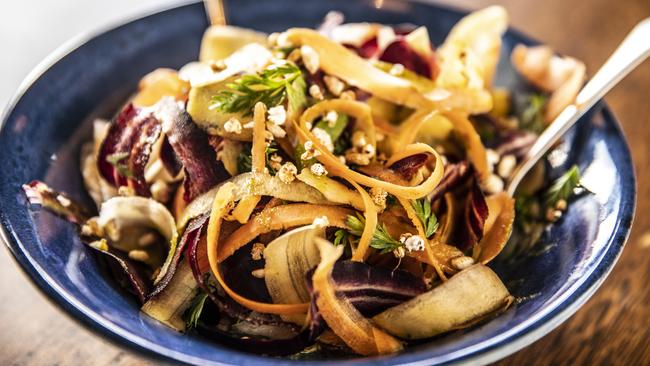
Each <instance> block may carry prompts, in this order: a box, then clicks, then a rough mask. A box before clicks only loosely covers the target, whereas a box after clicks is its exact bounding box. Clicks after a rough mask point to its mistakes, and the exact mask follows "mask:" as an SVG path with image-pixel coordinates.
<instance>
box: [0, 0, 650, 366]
mask: <svg viewBox="0 0 650 366" xmlns="http://www.w3.org/2000/svg"><path fill="white" fill-rule="evenodd" d="M442 2H445V3H453V5H455V6H459V7H464V8H468V9H475V8H478V7H481V6H485V5H489V4H491V3H494V2H495V1H488V0H461V1H459V0H455V1H451V0H449V1H442ZM496 2H497V3H501V4H503V5H504V6H505V7H506V8H507V9H508V11H509V13H510V16H511V24H512V25H513V26H515V27H517V28H519V29H525V31H526V33H528V34H531V35H534V36H535V37H536V38H538V39H540V40H541V41H543V42H546V43H548V44H550V45H552V46H553V47H554V48H556V49H557V50H558V51H559V52H561V53H565V54H568V55H571V56H574V57H577V58H579V59H581V60H583V61H585V62H586V64H587V68H588V70H591V71H592V72H593V70H595V69H597V68H598V67H599V66H600V65H601V64H602V63H603V62H604V61H605V59H606V57H607V56H608V54H609V53H610V52H611V51H612V50H613V49H614V47H615V46H616V45H617V44H618V42H620V41H621V40H622V39H623V37H624V36H625V34H626V33H627V32H628V31H629V30H630V29H631V28H632V26H633V25H634V24H636V23H637V22H639V21H640V20H641V19H643V18H645V17H648V16H650V1H648V0H627V1H621V0H589V1H566V0H547V1H532V0H525V1H524V0H505V1H496ZM649 42H650V40H649ZM606 99H607V101H608V103H609V105H610V106H611V107H612V109H613V110H614V113H615V114H616V115H617V116H618V117H619V119H620V120H621V122H622V124H623V128H624V130H625V133H626V135H627V138H628V141H629V143H630V146H631V149H632V156H633V158H634V162H635V167H636V173H637V177H638V196H639V202H638V207H637V215H636V219H635V222H634V227H633V229H632V234H631V237H630V240H629V241H628V243H627V247H626V248H625V251H624V253H623V255H622V257H621V259H620V260H619V262H618V264H617V265H616V268H615V269H614V271H613V272H612V274H611V275H610V277H609V278H608V279H607V281H606V282H605V283H604V285H603V286H602V287H601V288H600V290H599V291H598V292H597V293H596V294H595V295H594V297H593V298H592V299H591V300H589V301H588V302H587V304H586V305H585V306H583V307H582V309H580V310H579V311H578V312H577V313H576V314H575V315H574V316H573V317H571V318H570V319H569V320H568V321H567V322H565V323H564V324H563V325H561V326H560V327H558V328H557V329H556V330H554V331H553V332H551V333H550V334H549V335H547V336H546V337H544V338H542V339H541V340H539V341H537V342H535V343H534V344H532V345H530V346H529V347H526V348H524V349H523V350H521V351H519V352H517V353H515V354H514V355H512V356H510V357H508V358H506V359H504V360H502V361H501V362H499V364H503V365H532V364H534V365H559V364H567V365H576V364H589V365H592V364H593V365H611V364H628V365H643V364H649V363H650V290H649V289H648V287H647V285H646V283H647V281H648V279H650V216H646V214H648V213H649V212H650V201H646V200H645V198H647V197H650V62H646V63H645V64H644V65H642V66H641V67H639V68H638V69H637V70H636V71H634V72H633V73H632V74H631V75H630V76H629V77H628V78H627V79H626V80H624V81H623V82H622V83H621V84H620V85H619V86H617V87H616V88H615V89H614V90H613V91H612V92H611V93H610V94H609V96H608V97H607V98H606ZM0 253H1V254H0V279H1V281H0V325H1V329H0V344H1V345H2V348H1V351H0V364H2V365H7V364H15V365H33V364H36V365H42V364H47V365H57V364H61V365H70V364H93V365H109V364H110V365H141V364H150V363H151V364H153V362H152V361H150V360H148V359H146V358H144V357H143V356H141V355H137V354H134V353H132V352H131V351H129V350H124V349H121V348H119V347H116V346H114V345H112V344H109V343H107V342H106V341H105V340H103V339H101V338H99V337H97V336H95V335H94V334H93V333H91V332H90V331H88V330H86V329H84V328H82V327H81V326H79V325H78V324H77V323H75V322H73V321H72V320H70V318H68V317H67V316H65V315H64V314H63V313H62V312H61V311H59V310H58V309H57V308H55V307H54V306H52V305H51V304H49V303H48V301H47V300H46V299H45V298H44V297H43V296H41V295H40V294H39V293H38V291H37V290H36V289H34V288H33V287H32V286H31V285H28V282H27V280H26V279H25V278H24V277H23V275H22V274H20V272H19V270H18V269H17V268H16V267H15V265H14V264H13V262H12V260H11V259H10V258H9V257H8V253H7V252H6V251H5V250H0Z"/></svg>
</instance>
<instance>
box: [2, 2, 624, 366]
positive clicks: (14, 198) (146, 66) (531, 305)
mask: <svg viewBox="0 0 650 366" xmlns="http://www.w3.org/2000/svg"><path fill="white" fill-rule="evenodd" d="M229 5H230V8H229V14H230V22H231V23H232V24H235V25H241V26H245V27H251V28H256V29H260V30H263V31H268V32H270V31H279V30H283V29H285V28H287V27H291V26H308V27H309V26H315V25H317V24H318V23H319V21H320V20H321V19H322V18H323V16H324V15H325V14H326V13H327V11H328V10H331V9H337V10H341V11H342V12H343V13H344V14H345V15H346V17H347V20H348V21H372V22H380V23H393V24H396V23H404V22H409V23H414V24H419V25H426V26H427V27H428V28H429V32H430V34H431V38H432V41H433V42H434V43H435V44H440V43H441V41H442V40H443V39H444V36H445V34H446V33H447V32H448V30H449V29H450V28H451V27H452V26H453V24H454V23H456V21H457V20H458V19H460V18H461V16H462V15H463V13H462V12H459V11H455V10H450V9H447V8H441V7H438V6H434V5H425V4H423V3H418V2H403V1H386V3H385V7H384V9H382V10H378V9H376V8H374V7H373V6H372V1H369V0H367V1H362V0H335V1H309V0H274V1H272V2H271V1H269V2H266V1H264V2H263V1H258V0H237V1H236V2H235V1H231V3H230V4H229ZM206 26H207V24H206V19H205V15H204V11H203V7H202V5H201V4H200V3H197V4H191V5H186V6H181V7H178V8H175V9H170V10H166V11H163V12H160V13H157V14H154V15H151V16H147V17H144V18H141V19H138V20H135V21H132V22H129V23H127V24H124V25H122V26H119V27H117V28H114V29H111V30H108V31H106V32H103V33H101V34H99V35H97V36H95V37H92V38H88V39H85V40H83V42H78V44H75V45H73V46H71V47H66V48H65V49H63V50H61V51H59V52H57V53H56V54H55V55H53V56H52V57H50V58H49V59H48V60H46V61H45V62H44V63H43V64H42V65H41V66H40V67H38V68H37V70H36V71H35V72H34V73H33V74H32V75H31V76H30V77H29V78H28V79H27V81H26V82H25V84H24V85H23V88H21V90H20V92H19V94H18V96H17V97H16V98H15V99H14V101H13V102H12V103H11V105H10V106H9V108H8V109H7V111H6V113H5V115H4V117H3V126H2V130H1V132H0V156H1V158H2V159H1V161H2V162H3V163H2V164H1V165H0V180H1V184H0V221H1V223H2V225H1V229H2V230H1V234H2V236H3V239H4V241H5V243H6V244H7V246H8V248H9V250H10V251H11V253H12V254H13V255H14V257H15V258H16V261H17V262H18V263H19V265H20V266H21V267H22V269H23V270H24V271H25V272H26V273H27V275H28V276H29V277H30V278H31V279H32V280H33V281H34V282H35V283H36V284H37V285H38V287H40V288H41V289H42V290H43V292H44V293H45V294H46V295H47V296H48V297H50V298H51V299H53V300H54V302H55V303H56V304H58V305H59V306H61V307H62V308H63V309H65V311H66V312H68V313H69V314H71V315H72V316H73V317H74V318H76V319H78V320H79V321H81V322H82V323H83V324H85V325H87V326H88V327H90V328H91V329H93V330H95V331H97V332H98V333H100V334H102V335H104V336H106V337H108V338H110V339H112V340H114V341H116V342H117V343H119V344H122V345H125V346H129V347H132V348H134V349H137V350H140V351H145V352H147V353H149V354H153V355H158V356H163V357H165V358H168V359H173V360H177V361H182V362H186V363H197V364H218V363H219V364H223V363H228V364H265V365H266V364H283V363H290V362H293V361H287V360H282V359H272V358H264V357H260V356H257V355H254V354H247V353H242V352H237V351H233V350H232V349H228V348H226V347H224V346H222V345H220V344H216V343H211V342H209V341H207V340H204V339H201V338H198V337H194V336H185V335H182V334H179V333H176V332H174V331H172V330H170V329H168V328H166V327H165V326H163V325H162V324H159V323H158V322H156V321H154V320H152V319H150V318H148V317H146V316H144V315H143V314H141V313H140V312H139V311H138V305H137V304H136V302H135V301H134V300H133V299H132V298H131V297H129V296H127V295H125V294H124V293H123V292H122V291H121V290H120V289H119V288H118V287H117V286H116V285H115V284H114V283H113V282H112V281H111V280H110V279H108V278H107V276H106V275H105V274H104V273H103V272H102V271H100V270H99V268H98V263H97V262H96V260H95V258H94V257H93V256H92V255H91V254H90V253H89V252H88V251H87V250H86V249H85V248H84V247H83V246H82V244H81V243H80V242H79V239H78V238H77V235H76V234H75V230H74V228H73V227H72V226H71V225H69V224H68V223H66V222H64V221H63V220H60V219H58V218H56V217H54V216H52V215H51V214H49V213H47V212H44V211H43V210H41V209H39V208H30V207H29V204H28V203H27V200H26V199H25V197H24V195H23V193H22V191H21V189H20V186H21V184H23V183H25V182H28V181H30V180H32V179H41V180H44V181H45V182H47V183H49V184H50V185H52V186H53V187H54V188H56V189H59V190H63V191H66V192H68V193H70V194H71V195H72V196H74V197H75V198H77V199H82V200H86V201H87V200H88V197H87V196H86V194H85V192H84V189H83V187H82V182H81V176H80V173H79V168H78V156H79V148H80V145H81V143H82V141H85V140H87V139H89V138H90V130H91V124H90V121H91V120H92V119H94V118H96V117H110V116H111V115H112V113H113V112H114V111H115V110H116V109H117V108H118V106H119V105H120V103H122V102H123V101H124V100H125V99H126V98H127V97H128V95H129V94H130V93H132V92H133V90H134V89H135V87H136V85H137V82H138V80H139V79H140V77H141V76H143V75H144V74H146V73H147V72H149V71H151V70H153V69H155V68H157V67H172V68H178V67H180V66H182V65H183V64H184V63H186V62H189V61H191V60H194V59H196V58H197V56H198V50H199V41H200V39H201V35H202V33H203V30H204V29H205V28H206ZM520 42H523V43H532V41H530V40H529V39H528V38H526V37H524V36H522V35H521V34H519V33H517V32H515V31H509V32H508V33H507V34H506V36H505V41H504V47H503V55H504V57H503V60H502V62H501V65H500V67H499V75H498V77H499V79H498V80H497V84H499V85H504V86H508V87H513V88H522V87H523V83H522V82H521V80H519V79H518V78H517V76H516V75H515V73H514V72H513V70H512V67H511V66H510V65H509V62H508V57H507V56H506V55H508V54H509V53H510V50H511V49H512V47H513V46H514V45H515V44H517V43H520ZM557 156H558V157H559V159H558V160H559V162H560V163H561V165H560V166H559V167H558V168H557V169H558V171H561V170H562V169H563V168H566V166H568V165H571V164H578V165H579V166H580V167H581V169H582V170H583V171H584V172H585V173H584V176H585V182H586V184H587V185H588V186H589V187H590V188H591V189H592V190H593V191H594V194H591V195H586V196H584V197H582V198H580V199H579V200H577V201H576V202H575V203H574V204H572V205H571V207H570V208H569V210H568V212H567V214H566V215H565V217H564V218H563V219H562V220H561V221H560V222H559V223H558V224H556V225H554V226H553V227H552V228H551V229H550V230H548V231H547V232H546V233H545V234H544V236H543V238H542V241H543V243H541V244H540V246H538V247H537V249H539V248H543V249H544V250H538V251H536V253H533V254H534V255H531V256H529V257H528V258H527V259H526V260H525V261H523V262H520V263H519V264H518V265H516V266H507V267H506V266H499V265H498V263H497V265H495V268H496V270H497V271H498V272H499V275H500V276H501V277H502V278H503V279H504V282H506V284H507V285H508V286H509V288H510V290H511V292H512V293H513V294H515V295H517V296H520V297H522V301H521V302H519V303H517V304H516V305H515V306H513V307H512V308H511V309H509V310H508V311H507V312H506V313H505V314H503V315H501V316H500V317H498V318H496V319H494V320H492V321H490V322H487V323H485V324H482V325H480V326H478V327H474V328H471V329H468V330H466V331H462V332H455V333H452V334H449V335H446V336H442V337H438V338H436V339H434V340H431V341H429V342H426V343H423V344H421V345H418V346H415V347H412V348H409V349H407V350H406V351H404V352H403V353H401V354H399V355H394V356H384V357H376V358H370V359H357V360H353V361H352V360H350V361H344V362H346V363H347V362H349V363H354V364H362V363H367V364H371V363H372V364H381V365H383V364H402V363H426V364H437V363H441V364H444V363H457V362H470V361H471V362H473V363H475V362H476V363H487V362H490V361H494V360H496V359H499V358H501V357H504V356H506V355H508V354H510V353H512V352H515V351H516V350H518V349H520V348H522V347H524V346H526V345H528V344H530V343H531V342H533V341H535V340H537V339H538V338H540V337H542V336H543V335H545V334H546V333H548V332H549V331H551V330H552V329H553V328H555V327H556V326H558V325H559V324H560V323H561V322H562V321H564V320H565V319H567V318H568V317H569V316H570V315H571V314H573V313H574V312H575V311H576V310H577V309H578V308H579V307H580V306H581V305H582V304H583V303H584V302H585V301H586V300H587V299H588V298H589V297H590V296H591V295H592V294H593V293H594V291H596V289H597V288H598V286H599V285H600V284H601V283H602V282H603V280H604V279H605V277H606V276H607V274H608V273H609V272H610V270H611V269H612V266H613V265H614V263H615V262H616V259H617V258H618V256H619V255H620V253H621V250H622V249H623V245H624V243H625V239H626V238H627V235H628V233H629V230H630V225H631V223H632V218H633V214H634V206H635V178H634V172H633V168H632V163H631V160H630V153H629V151H628V147H627V146H626V143H625V139H624V137H623V135H622V133H621V130H620V127H619V125H618V123H617V122H616V120H615V118H614V117H613V115H612V113H611V112H610V111H609V109H608V108H607V107H606V106H605V105H604V104H601V105H599V106H598V107H597V108H596V111H595V112H593V113H591V114H590V115H589V116H588V117H586V118H583V120H582V121H581V123H580V124H579V125H578V126H577V127H576V128H575V129H574V130H573V131H572V134H571V135H570V136H569V137H568V138H567V139H566V142H565V143H564V145H563V146H561V147H560V153H558V154H557ZM316 362H317V361H311V362H310V363H316Z"/></svg>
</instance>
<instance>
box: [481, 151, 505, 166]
mask: <svg viewBox="0 0 650 366" xmlns="http://www.w3.org/2000/svg"><path fill="white" fill-rule="evenodd" d="M485 157H486V158H487V163H488V167H489V169H490V171H494V166H495V165H497V164H498V163H499V160H501V156H500V155H499V153H498V152H496V151H494V150H492V149H486V150H485Z"/></svg>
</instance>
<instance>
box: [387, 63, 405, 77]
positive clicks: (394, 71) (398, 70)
mask: <svg viewBox="0 0 650 366" xmlns="http://www.w3.org/2000/svg"><path fill="white" fill-rule="evenodd" d="M388 73H389V74H391V75H394V76H402V74H403V73H404V65H402V64H395V65H393V67H391V68H390V70H389V71H388Z"/></svg>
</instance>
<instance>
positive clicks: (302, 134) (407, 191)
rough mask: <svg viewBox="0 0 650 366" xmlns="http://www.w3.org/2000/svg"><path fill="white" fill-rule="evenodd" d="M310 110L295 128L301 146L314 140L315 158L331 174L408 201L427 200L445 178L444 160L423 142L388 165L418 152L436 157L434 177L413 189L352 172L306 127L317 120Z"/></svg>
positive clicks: (392, 159) (413, 146)
mask: <svg viewBox="0 0 650 366" xmlns="http://www.w3.org/2000/svg"><path fill="white" fill-rule="evenodd" d="M341 102H345V103H349V102H351V101H347V100H345V101H343V100H342V101H341ZM319 104H320V103H319ZM316 106H318V104H317V105H315V106H313V107H311V108H314V107H316ZM311 108H310V109H311ZM310 109H308V110H307V111H305V113H303V115H302V116H301V118H300V124H299V125H297V126H296V132H297V134H298V138H299V139H300V141H301V142H302V143H305V142H306V141H308V140H309V141H312V143H313V145H314V147H315V148H316V149H317V150H318V151H319V152H320V155H318V156H316V159H318V161H320V162H321V163H322V164H323V165H325V167H327V170H328V171H329V172H330V173H331V174H333V175H335V176H339V177H341V178H344V179H346V180H348V181H354V182H356V183H359V184H361V185H364V186H366V187H376V188H382V189H384V190H385V191H387V192H388V193H391V194H393V195H395V196H399V197H403V198H407V199H417V198H421V197H424V196H426V195H427V194H429V193H430V192H431V191H432V190H433V189H434V188H435V187H436V186H437V185H438V183H440V180H441V179H442V176H443V173H444V167H443V164H442V159H441V158H440V155H439V154H438V153H437V152H436V151H435V150H434V149H433V148H432V147H431V146H429V145H426V144H421V143H416V144H411V145H408V146H406V147H405V148H404V149H403V150H402V151H401V152H399V153H398V154H395V155H393V157H392V158H391V159H390V160H389V162H388V163H387V166H390V164H392V163H394V162H395V161H397V160H400V159H402V158H404V157H407V156H410V155H414V154H419V153H428V154H432V155H433V156H435V158H436V162H435V168H434V169H433V172H432V173H431V175H429V177H428V178H427V179H426V180H425V181H424V182H422V183H421V184H420V185H417V186H413V187H410V186H400V185H397V184H392V183H388V182H384V181H381V180H378V179H375V178H372V177H369V176H367V175H363V174H360V173H358V172H356V171H353V170H352V169H350V168H349V167H348V166H347V165H346V164H344V163H342V162H341V161H340V160H339V158H338V157H336V156H335V155H334V154H332V152H330V151H329V150H328V149H327V148H325V147H324V146H323V145H322V144H321V143H320V141H319V140H318V139H317V138H316V137H315V136H314V135H313V134H312V133H311V131H310V130H309V129H308V128H307V123H311V122H312V120H311V119H310V118H311V117H314V113H313V112H310Z"/></svg>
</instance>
